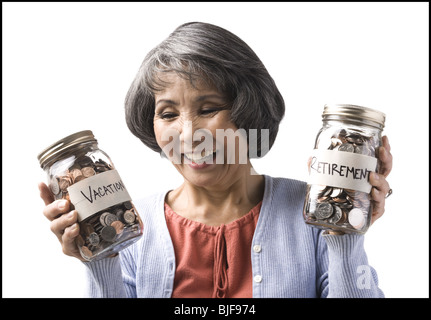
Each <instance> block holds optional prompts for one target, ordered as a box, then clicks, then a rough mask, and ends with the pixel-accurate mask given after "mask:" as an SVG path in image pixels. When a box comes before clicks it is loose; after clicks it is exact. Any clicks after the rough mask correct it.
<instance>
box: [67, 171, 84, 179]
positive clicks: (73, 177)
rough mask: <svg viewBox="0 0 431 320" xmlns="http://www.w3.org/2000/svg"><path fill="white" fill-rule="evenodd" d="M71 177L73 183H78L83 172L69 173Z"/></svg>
mask: <svg viewBox="0 0 431 320" xmlns="http://www.w3.org/2000/svg"><path fill="white" fill-rule="evenodd" d="M69 175H70V176H71V177H72V181H76V178H78V177H79V176H82V172H81V170H79V169H73V170H72V171H70V172H69Z"/></svg>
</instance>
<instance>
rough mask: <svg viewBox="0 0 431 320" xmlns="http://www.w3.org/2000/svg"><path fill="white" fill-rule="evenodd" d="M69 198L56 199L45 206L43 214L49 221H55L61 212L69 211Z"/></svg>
mask: <svg viewBox="0 0 431 320" xmlns="http://www.w3.org/2000/svg"><path fill="white" fill-rule="evenodd" d="M69 207H70V202H69V200H56V201H54V202H52V203H50V204H48V205H47V206H46V207H45V208H43V214H44V215H45V217H47V219H48V220H49V221H53V220H54V219H56V218H57V217H59V216H60V215H61V214H63V213H66V212H68V211H69Z"/></svg>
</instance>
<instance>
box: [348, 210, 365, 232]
mask: <svg viewBox="0 0 431 320" xmlns="http://www.w3.org/2000/svg"><path fill="white" fill-rule="evenodd" d="M349 223H350V224H351V225H352V227H353V228H355V229H361V228H362V227H363V226H364V224H365V215H364V213H363V212H362V210H361V209H358V208H354V209H352V210H350V212H349Z"/></svg>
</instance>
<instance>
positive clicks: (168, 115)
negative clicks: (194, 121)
mask: <svg viewBox="0 0 431 320" xmlns="http://www.w3.org/2000/svg"><path fill="white" fill-rule="evenodd" d="M158 116H159V117H160V118H161V119H163V120H171V119H174V118H175V117H176V116H177V114H176V113H173V112H163V113H161V114H159V115H158Z"/></svg>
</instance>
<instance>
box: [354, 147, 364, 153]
mask: <svg viewBox="0 0 431 320" xmlns="http://www.w3.org/2000/svg"><path fill="white" fill-rule="evenodd" d="M354 152H355V153H359V154H366V153H367V151H366V149H365V147H364V146H355V147H354Z"/></svg>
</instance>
